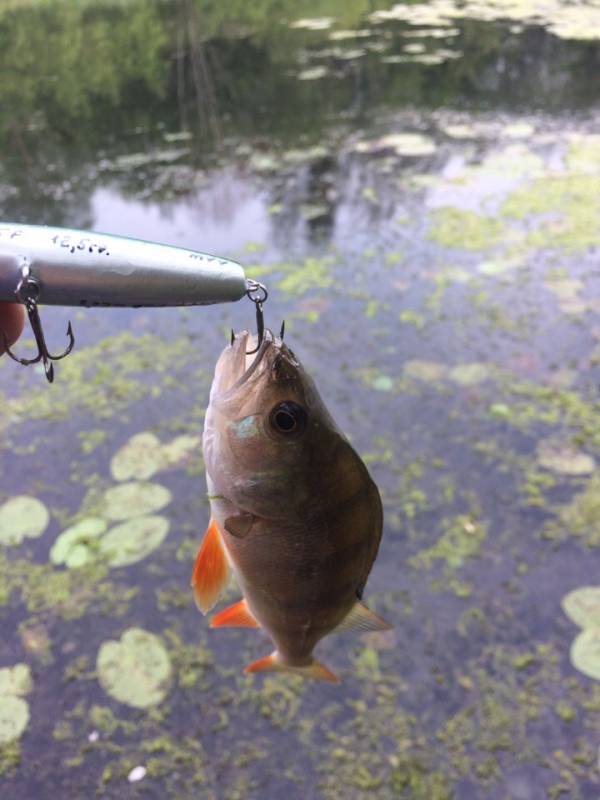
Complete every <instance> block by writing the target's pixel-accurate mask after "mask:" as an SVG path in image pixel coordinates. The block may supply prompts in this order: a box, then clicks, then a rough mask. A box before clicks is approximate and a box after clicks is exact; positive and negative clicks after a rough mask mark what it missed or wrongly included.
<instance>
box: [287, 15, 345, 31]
mask: <svg viewBox="0 0 600 800" xmlns="http://www.w3.org/2000/svg"><path fill="white" fill-rule="evenodd" d="M334 22H335V20H334V18H333V17H306V18H302V19H297V20H294V22H290V28H303V29H304V30H307V31H326V30H327V29H328V28H331V26H332V25H333V23H334Z"/></svg>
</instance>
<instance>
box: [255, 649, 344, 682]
mask: <svg viewBox="0 0 600 800" xmlns="http://www.w3.org/2000/svg"><path fill="white" fill-rule="evenodd" d="M244 672H251V673H252V672H291V673H293V674H294V675H301V676H302V677H303V678H312V679H313V680H315V681H326V682H327V683H339V682H340V679H339V678H338V676H337V675H336V674H335V673H334V672H332V671H331V670H329V669H327V667H325V666H323V664H319V662H318V661H314V660H313V661H312V663H310V664H307V665H306V666H303V667H294V666H292V665H290V664H285V663H283V662H282V661H281V658H280V656H279V653H278V652H277V651H275V652H274V653H271V655H270V656H265V658H260V659H259V660H258V661H255V662H254V663H253V664H249V665H248V666H247V667H246V669H245V670H244Z"/></svg>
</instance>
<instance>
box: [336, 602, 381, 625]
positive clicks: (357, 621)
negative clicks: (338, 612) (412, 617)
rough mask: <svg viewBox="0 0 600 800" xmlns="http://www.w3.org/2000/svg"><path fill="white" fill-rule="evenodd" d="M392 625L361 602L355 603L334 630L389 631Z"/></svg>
mask: <svg viewBox="0 0 600 800" xmlns="http://www.w3.org/2000/svg"><path fill="white" fill-rule="evenodd" d="M391 628H392V625H390V624H389V622H386V621H385V620H384V619H382V618H381V617H379V616H377V614H375V613H374V612H373V611H371V610H370V609H369V608H367V607H366V606H365V605H364V604H363V603H360V602H358V603H355V604H354V605H353V606H352V608H351V609H350V611H349V612H348V613H347V614H346V616H345V617H344V619H343V620H342V621H341V622H340V624H339V625H338V626H337V628H336V629H335V632H336V633H338V632H342V631H356V632H357V633H367V632H368V631H389V630H391Z"/></svg>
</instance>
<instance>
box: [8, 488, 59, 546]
mask: <svg viewBox="0 0 600 800" xmlns="http://www.w3.org/2000/svg"><path fill="white" fill-rule="evenodd" d="M49 521H50V514H49V513H48V509H47V508H46V506H45V505H44V504H43V503H42V502H41V501H40V500H38V499H37V498H35V497H29V496H27V495H18V496H17V497H12V498H11V499H10V500H7V501H6V502H5V503H4V504H3V505H2V506H0V544H4V545H17V544H21V542H22V541H23V540H24V539H36V538H37V537H38V536H41V535H42V533H43V532H44V531H45V530H46V528H47V526H48V522H49Z"/></svg>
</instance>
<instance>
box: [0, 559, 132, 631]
mask: <svg viewBox="0 0 600 800" xmlns="http://www.w3.org/2000/svg"><path fill="white" fill-rule="evenodd" d="M107 574H108V566H107V565H105V564H102V563H100V562H96V563H94V564H89V565H85V566H83V567H82V568H81V569H79V570H76V571H71V570H63V569H56V568H53V567H52V566H51V565H48V564H34V563H32V562H31V561H28V560H26V559H9V558H7V557H6V556H5V555H4V554H2V553H0V606H2V605H5V604H7V603H8V602H9V601H11V600H13V599H16V600H18V601H20V602H21V603H23V605H24V606H25V608H26V609H27V610H28V611H29V612H30V613H31V614H34V615H44V616H45V615H56V616H58V617H61V618H62V619H64V620H72V619H80V618H82V617H84V616H85V615H86V614H88V613H89V611H90V608H92V609H93V610H94V611H98V612H100V613H103V614H110V615H114V616H122V615H123V614H125V613H126V612H127V609H128V607H129V603H130V602H131V600H132V599H133V597H134V596H135V595H136V594H137V592H138V591H139V590H138V589H137V588H133V589H128V588H125V587H123V586H120V587H118V588H117V585H116V584H114V583H112V582H111V581H108V580H106V575H107Z"/></svg>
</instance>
